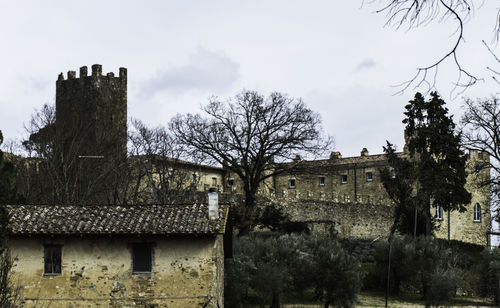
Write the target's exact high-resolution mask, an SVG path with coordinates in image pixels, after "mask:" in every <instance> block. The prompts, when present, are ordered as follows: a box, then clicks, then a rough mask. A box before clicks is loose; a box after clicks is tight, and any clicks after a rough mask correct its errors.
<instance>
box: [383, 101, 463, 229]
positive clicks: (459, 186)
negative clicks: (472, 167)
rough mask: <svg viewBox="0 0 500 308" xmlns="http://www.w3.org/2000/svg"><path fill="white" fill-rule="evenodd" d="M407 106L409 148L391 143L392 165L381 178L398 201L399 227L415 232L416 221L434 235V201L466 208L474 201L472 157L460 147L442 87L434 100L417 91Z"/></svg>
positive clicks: (449, 207) (451, 208) (447, 206)
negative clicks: (469, 183)
mask: <svg viewBox="0 0 500 308" xmlns="http://www.w3.org/2000/svg"><path fill="white" fill-rule="evenodd" d="M405 108H406V112H405V113H404V114H405V116H406V118H405V119H404V120H403V123H404V124H406V127H405V139H406V149H405V152H404V154H403V155H397V154H396V153H395V151H394V148H393V146H392V145H391V144H390V143H388V144H387V147H385V148H384V151H385V152H386V154H387V155H388V162H389V166H390V168H386V169H384V170H382V182H383V184H384V187H385V188H386V191H387V193H388V194H389V196H390V197H391V198H392V199H393V200H394V201H395V203H396V210H395V214H396V215H395V221H394V226H395V229H396V230H398V231H400V232H402V233H411V230H410V229H411V227H413V233H416V234H417V235H418V234H425V235H430V234H432V231H433V219H432V215H431V207H436V206H437V205H439V206H440V207H441V208H442V209H443V210H444V211H447V212H448V213H449V212H451V211H457V210H458V211H460V212H463V211H465V210H466V208H465V206H464V204H467V203H469V202H470V199H471V195H470V193H469V192H468V191H467V190H466V189H465V187H464V185H465V182H466V172H465V162H466V160H467V157H466V155H465V154H464V152H463V151H462V150H461V149H460V135H459V134H456V133H455V123H453V118H452V116H450V115H448V109H447V108H446V107H445V102H444V101H443V100H442V99H441V98H440V97H439V95H438V94H437V93H435V92H433V93H431V99H430V100H429V101H425V99H424V97H423V96H422V95H421V94H420V93H417V94H415V98H414V99H413V100H412V101H410V102H409V104H408V105H406V107H405ZM392 172H395V176H394V173H392ZM412 220H413V221H412ZM410 226H411V227H410Z"/></svg>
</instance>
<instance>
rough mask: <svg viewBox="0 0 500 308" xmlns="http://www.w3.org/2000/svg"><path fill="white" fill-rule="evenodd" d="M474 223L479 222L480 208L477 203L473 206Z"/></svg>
mask: <svg viewBox="0 0 500 308" xmlns="http://www.w3.org/2000/svg"><path fill="white" fill-rule="evenodd" d="M474 221H481V206H480V205H479V203H476V204H475V205H474Z"/></svg>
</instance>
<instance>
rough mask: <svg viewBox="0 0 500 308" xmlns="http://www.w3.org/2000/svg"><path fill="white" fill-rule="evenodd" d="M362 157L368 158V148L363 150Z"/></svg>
mask: <svg viewBox="0 0 500 308" xmlns="http://www.w3.org/2000/svg"><path fill="white" fill-rule="evenodd" d="M361 156H368V150H367V149H366V148H363V149H362V150H361Z"/></svg>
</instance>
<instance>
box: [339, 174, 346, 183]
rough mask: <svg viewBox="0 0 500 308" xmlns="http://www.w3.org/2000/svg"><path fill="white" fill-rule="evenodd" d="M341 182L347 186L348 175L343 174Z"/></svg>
mask: <svg viewBox="0 0 500 308" xmlns="http://www.w3.org/2000/svg"><path fill="white" fill-rule="evenodd" d="M340 180H341V182H342V184H346V183H347V174H342V175H341V178H340Z"/></svg>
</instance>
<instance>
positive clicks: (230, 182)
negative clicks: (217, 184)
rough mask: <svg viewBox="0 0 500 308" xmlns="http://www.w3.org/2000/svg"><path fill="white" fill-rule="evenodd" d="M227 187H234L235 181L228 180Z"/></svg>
mask: <svg viewBox="0 0 500 308" xmlns="http://www.w3.org/2000/svg"><path fill="white" fill-rule="evenodd" d="M227 186H229V187H231V186H234V179H229V180H227Z"/></svg>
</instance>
